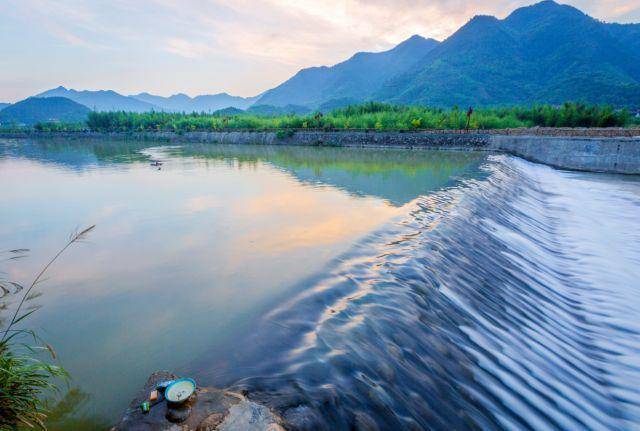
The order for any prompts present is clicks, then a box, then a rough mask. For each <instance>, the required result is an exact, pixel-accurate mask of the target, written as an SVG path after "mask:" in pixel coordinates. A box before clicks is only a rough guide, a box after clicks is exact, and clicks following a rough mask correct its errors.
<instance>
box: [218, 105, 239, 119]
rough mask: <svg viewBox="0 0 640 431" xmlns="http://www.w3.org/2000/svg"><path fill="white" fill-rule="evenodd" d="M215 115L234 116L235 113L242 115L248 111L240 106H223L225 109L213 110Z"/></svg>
mask: <svg viewBox="0 0 640 431" xmlns="http://www.w3.org/2000/svg"><path fill="white" fill-rule="evenodd" d="M213 113H214V114H215V115H219V116H228V117H230V116H233V115H242V114H244V113H246V111H244V110H242V109H238V108H232V107H229V108H223V109H218V110H217V111H214V112H213Z"/></svg>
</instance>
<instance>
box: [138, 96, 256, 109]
mask: <svg viewBox="0 0 640 431" xmlns="http://www.w3.org/2000/svg"><path fill="white" fill-rule="evenodd" d="M130 97H133V98H135V99H137V100H140V101H142V102H145V103H149V104H152V105H154V106H158V107H159V109H161V110H163V111H169V112H214V111H217V110H220V109H224V108H238V109H247V108H248V107H249V106H251V105H252V104H253V103H254V102H255V101H256V100H257V99H258V97H257V96H256V97H238V96H231V95H229V94H227V93H219V94H212V95H202V96H196V97H193V98H192V97H189V96H187V95H186V94H182V93H180V94H175V95H173V96H170V97H162V96H155V95H153V94H149V93H140V94H136V95H133V96H130Z"/></svg>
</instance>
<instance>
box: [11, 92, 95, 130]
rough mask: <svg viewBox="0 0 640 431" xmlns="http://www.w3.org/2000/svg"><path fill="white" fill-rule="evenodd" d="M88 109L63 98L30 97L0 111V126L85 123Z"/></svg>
mask: <svg viewBox="0 0 640 431" xmlns="http://www.w3.org/2000/svg"><path fill="white" fill-rule="evenodd" d="M89 112H90V110H89V108H87V107H86V106H83V105H80V104H79V103H76V102H74V101H72V100H69V99H65V98H64V97H49V98H46V99H41V98H37V97H30V98H28V99H25V100H22V101H20V102H17V103H14V104H13V105H10V106H7V107H6V108H4V109H2V110H1V111H0V125H2V126H11V125H18V126H20V125H27V126H31V125H34V124H36V123H39V122H50V123H81V122H84V121H86V119H87V114H88V113H89Z"/></svg>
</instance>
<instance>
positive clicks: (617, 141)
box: [0, 129, 640, 174]
mask: <svg viewBox="0 0 640 431" xmlns="http://www.w3.org/2000/svg"><path fill="white" fill-rule="evenodd" d="M3 136H4V137H16V138H17V137H31V138H34V137H63V138H111V139H133V140H162V141H165V142H175V143H180V142H204V143H223V144H262V145H311V146H344V147H394V148H426V149H442V150H459V151H470V150H475V151H493V152H504V153H508V154H512V155H515V156H518V157H522V158H525V159H528V160H531V161H535V162H538V163H544V164H548V165H551V166H554V167H557V168H561V169H574V170H581V171H590V172H608V173H622V174H640V130H638V129H510V130H492V131H482V132H471V133H465V132H464V131H413V132H399V131H392V132H377V131H351V130H348V131H321V130H296V131H228V132H226V131H225V132H186V133H174V132H136V133H96V132H80V133H29V134H25V133H21V134H0V137H3Z"/></svg>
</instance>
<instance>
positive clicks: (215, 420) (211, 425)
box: [196, 413, 224, 431]
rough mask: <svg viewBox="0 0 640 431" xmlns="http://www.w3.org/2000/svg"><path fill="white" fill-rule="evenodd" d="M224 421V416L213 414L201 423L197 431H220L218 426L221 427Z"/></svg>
mask: <svg viewBox="0 0 640 431" xmlns="http://www.w3.org/2000/svg"><path fill="white" fill-rule="evenodd" d="M223 420H224V415H223V414H221V413H212V414H210V415H209V416H207V417H206V418H204V420H203V421H202V422H200V424H199V425H198V428H197V429H196V431H216V430H217V429H218V425H220V424H221V423H222V421H223Z"/></svg>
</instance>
